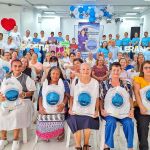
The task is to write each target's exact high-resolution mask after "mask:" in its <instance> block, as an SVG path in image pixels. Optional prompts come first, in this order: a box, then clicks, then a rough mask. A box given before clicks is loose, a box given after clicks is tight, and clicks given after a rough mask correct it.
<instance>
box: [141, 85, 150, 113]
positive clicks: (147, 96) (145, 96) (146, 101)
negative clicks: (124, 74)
mask: <svg viewBox="0 0 150 150" xmlns="http://www.w3.org/2000/svg"><path fill="white" fill-rule="evenodd" d="M140 95H141V99H142V103H143V105H144V106H145V107H146V108H147V110H148V112H147V114H148V115H150V86H146V87H144V88H142V89H141V90H140Z"/></svg>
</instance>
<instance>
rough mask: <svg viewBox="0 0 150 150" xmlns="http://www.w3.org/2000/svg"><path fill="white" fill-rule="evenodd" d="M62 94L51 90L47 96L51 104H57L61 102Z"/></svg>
mask: <svg viewBox="0 0 150 150" xmlns="http://www.w3.org/2000/svg"><path fill="white" fill-rule="evenodd" d="M59 99H60V96H59V94H58V93H56V92H50V93H48V94H47V96H46V101H47V103H48V104H49V105H56V104H57V103H58V102H59Z"/></svg>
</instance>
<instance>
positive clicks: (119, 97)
mask: <svg viewBox="0 0 150 150" xmlns="http://www.w3.org/2000/svg"><path fill="white" fill-rule="evenodd" d="M104 109H105V110H106V112H107V113H108V114H109V115H110V116H113V117H116V118H119V119H123V118H125V117H128V116H129V111H130V96H129V93H128V92H127V91H126V89H125V88H122V87H120V86H117V87H114V88H110V89H109V90H108V92H107V94H106V96H105V99H104Z"/></svg>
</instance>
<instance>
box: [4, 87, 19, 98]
mask: <svg viewBox="0 0 150 150" xmlns="http://www.w3.org/2000/svg"><path fill="white" fill-rule="evenodd" d="M5 97H6V99H7V100H8V101H15V100H17V98H18V97H19V92H18V90H15V89H11V90H8V91H7V92H6V93H5Z"/></svg>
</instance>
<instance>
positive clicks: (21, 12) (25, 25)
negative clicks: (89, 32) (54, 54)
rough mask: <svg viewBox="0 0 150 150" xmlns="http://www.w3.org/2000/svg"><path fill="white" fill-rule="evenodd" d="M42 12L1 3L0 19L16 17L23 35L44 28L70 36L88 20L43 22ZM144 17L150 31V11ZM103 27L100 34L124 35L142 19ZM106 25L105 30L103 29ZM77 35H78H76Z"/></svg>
mask: <svg viewBox="0 0 150 150" xmlns="http://www.w3.org/2000/svg"><path fill="white" fill-rule="evenodd" d="M40 16H41V14H40V13H39V12H37V10H35V9H33V8H22V7H19V6H7V5H0V19H2V18H4V17H6V18H14V19H15V20H16V22H17V25H18V27H19V31H20V32H21V34H22V35H24V34H25V31H26V30H27V29H29V30H30V31H31V35H33V33H34V32H38V33H39V32H40V30H44V31H45V34H46V36H48V35H49V34H50V32H51V31H54V32H55V36H57V32H59V31H62V32H63V35H64V36H65V35H66V34H69V35H70V38H72V37H74V34H75V35H77V31H78V27H77V25H78V22H82V21H83V22H86V21H88V20H80V19H72V18H60V17H54V18H50V17H49V18H42V20H41V22H39V21H38V17H40ZM142 17H143V18H144V24H143V30H144V31H149V32H150V25H149V18H150V12H149V13H147V14H145V15H143V16H142ZM100 25H101V29H100V35H102V34H106V35H108V34H109V33H111V34H113V35H114V36H115V34H117V33H119V34H120V35H122V36H123V33H124V32H129V35H130V29H131V27H136V26H140V20H126V19H124V21H123V23H120V24H116V23H115V22H114V21H112V23H108V24H107V23H106V21H105V20H102V21H100ZM103 27H104V30H103ZM141 30H142V29H141ZM0 32H3V33H6V32H5V30H3V28H2V27H1V26H0ZM75 37H76V36H75Z"/></svg>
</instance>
